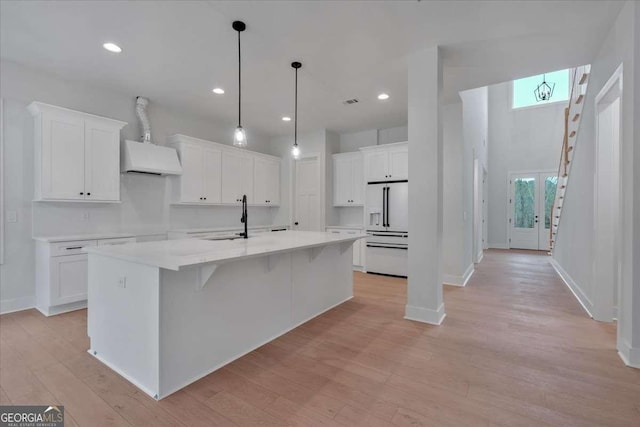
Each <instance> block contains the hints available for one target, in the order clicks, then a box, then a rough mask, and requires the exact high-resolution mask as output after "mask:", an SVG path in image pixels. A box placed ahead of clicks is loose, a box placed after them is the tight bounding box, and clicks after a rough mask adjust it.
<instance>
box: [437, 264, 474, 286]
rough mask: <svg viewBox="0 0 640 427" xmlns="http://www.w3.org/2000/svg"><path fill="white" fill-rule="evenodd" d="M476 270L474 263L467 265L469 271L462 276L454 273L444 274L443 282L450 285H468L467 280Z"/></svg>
mask: <svg viewBox="0 0 640 427" xmlns="http://www.w3.org/2000/svg"><path fill="white" fill-rule="evenodd" d="M474 272H475V268H474V264H473V263H471V264H470V265H469V267H467V271H465V272H464V274H463V275H462V276H456V275H454V274H444V275H443V276H442V279H443V284H444V285H450V286H467V282H468V281H469V279H470V278H471V276H472V275H473V273H474Z"/></svg>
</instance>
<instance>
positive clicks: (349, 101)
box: [342, 98, 358, 105]
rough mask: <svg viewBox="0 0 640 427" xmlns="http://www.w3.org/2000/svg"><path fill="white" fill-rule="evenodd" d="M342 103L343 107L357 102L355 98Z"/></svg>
mask: <svg viewBox="0 0 640 427" xmlns="http://www.w3.org/2000/svg"><path fill="white" fill-rule="evenodd" d="M342 103H343V104H345V105H351V104H357V103H358V100H357V99H355V98H351V99H347V100H346V101H342Z"/></svg>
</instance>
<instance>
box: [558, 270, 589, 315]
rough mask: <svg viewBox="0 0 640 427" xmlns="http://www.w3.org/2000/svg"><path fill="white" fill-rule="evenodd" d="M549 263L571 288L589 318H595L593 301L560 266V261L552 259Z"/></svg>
mask: <svg viewBox="0 0 640 427" xmlns="http://www.w3.org/2000/svg"><path fill="white" fill-rule="evenodd" d="M549 262H550V263H551V266H552V267H553V268H554V270H556V273H558V276H560V278H561V279H562V281H563V282H564V284H565V285H567V288H569V290H570V291H571V293H572V294H573V295H574V296H575V297H576V299H577V300H578V302H579V303H580V305H581V306H582V308H584V311H586V312H587V314H588V315H589V317H591V318H593V314H592V313H593V303H592V302H591V300H589V298H588V297H587V296H586V295H585V294H584V292H583V291H582V289H580V287H579V286H578V285H577V284H576V282H575V281H574V280H573V279H572V278H571V276H570V275H569V273H567V272H566V271H564V269H563V268H562V267H561V266H560V264H558V261H556V260H555V259H554V258H553V257H551V258H549Z"/></svg>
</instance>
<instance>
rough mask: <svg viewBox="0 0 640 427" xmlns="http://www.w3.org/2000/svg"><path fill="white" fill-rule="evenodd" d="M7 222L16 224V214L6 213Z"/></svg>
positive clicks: (14, 212) (15, 212)
mask: <svg viewBox="0 0 640 427" xmlns="http://www.w3.org/2000/svg"><path fill="white" fill-rule="evenodd" d="M7 222H18V212H17V211H7Z"/></svg>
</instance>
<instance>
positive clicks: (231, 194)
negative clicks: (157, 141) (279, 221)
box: [169, 135, 280, 206]
mask: <svg viewBox="0 0 640 427" xmlns="http://www.w3.org/2000/svg"><path fill="white" fill-rule="evenodd" d="M169 143H170V144H171V145H172V146H174V147H175V148H176V150H177V151H178V155H179V156H180V163H181V164H182V175H180V176H175V177H171V180H172V182H173V200H174V203H177V204H198V205H201V204H203V205H207V204H209V205H220V204H222V205H236V204H240V203H241V202H242V196H243V195H245V194H246V195H247V202H248V203H249V204H251V205H260V206H278V205H279V203H280V159H279V158H278V157H273V156H269V155H266V154H260V153H253V152H251V151H247V150H241V149H238V148H235V147H231V146H228V145H224V144H218V143H215V142H211V141H205V140H203V139H198V138H192V137H190V136H185V135H173V136H171V137H169Z"/></svg>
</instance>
